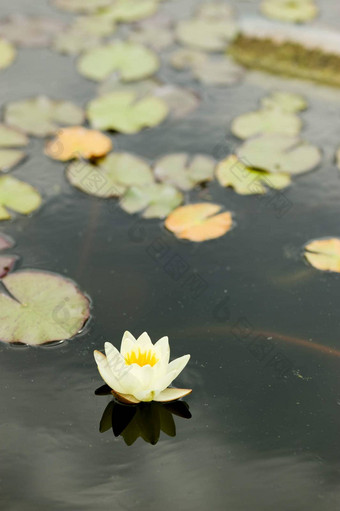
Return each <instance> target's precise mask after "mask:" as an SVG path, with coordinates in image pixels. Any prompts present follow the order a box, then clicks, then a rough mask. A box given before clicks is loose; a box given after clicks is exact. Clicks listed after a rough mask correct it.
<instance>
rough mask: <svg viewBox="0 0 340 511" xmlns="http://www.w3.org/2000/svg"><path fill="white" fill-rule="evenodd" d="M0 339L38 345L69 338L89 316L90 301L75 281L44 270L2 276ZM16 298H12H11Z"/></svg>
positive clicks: (80, 327) (81, 326)
mask: <svg viewBox="0 0 340 511" xmlns="http://www.w3.org/2000/svg"><path fill="white" fill-rule="evenodd" d="M2 284H3V285H4V287H5V289H6V290H7V291H8V292H9V293H10V295H5V294H4V293H0V311H1V312H0V340H2V341H4V342H9V343H14V342H15V343H18V342H19V343H25V344H29V345H32V346H34V345H39V344H44V343H47V342H52V341H60V340H64V339H69V338H70V337H73V336H74V335H76V334H77V333H78V332H79V331H80V330H81V329H82V328H83V326H84V324H85V322H86V321H87V319H88V318H89V315H90V307H89V300H88V299H87V298H86V296H84V295H83V294H82V293H81V292H80V290H79V289H78V288H77V286H76V285H75V283H74V282H72V281H71V280H69V279H66V278H64V277H62V276H60V275H56V274H53V273H47V272H43V271H35V270H25V271H17V272H15V273H12V274H10V275H7V277H5V278H4V279H2ZM12 297H13V298H12Z"/></svg>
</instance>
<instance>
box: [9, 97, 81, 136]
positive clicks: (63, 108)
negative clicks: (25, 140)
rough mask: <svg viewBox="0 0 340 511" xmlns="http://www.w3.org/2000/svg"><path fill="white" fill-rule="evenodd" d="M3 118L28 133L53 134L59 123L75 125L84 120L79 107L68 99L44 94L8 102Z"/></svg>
mask: <svg viewBox="0 0 340 511" xmlns="http://www.w3.org/2000/svg"><path fill="white" fill-rule="evenodd" d="M5 120H6V122H7V123H8V124H10V125H11V126H14V127H16V128H19V129H22V130H23V131H24V132H25V133H28V134H29V135H34V136H36V137H45V136H47V135H53V134H54V133H55V132H56V131H57V130H58V128H59V125H71V126H72V125H77V124H82V123H83V121H84V112H83V110H82V109H81V108H79V107H78V106H76V105H74V104H73V103H70V102H68V101H53V100H51V99H49V98H47V97H45V96H38V97H37V98H32V99H26V100H23V101H15V102H13V103H8V104H7V106H6V108H5Z"/></svg>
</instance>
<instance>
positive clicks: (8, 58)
mask: <svg viewBox="0 0 340 511" xmlns="http://www.w3.org/2000/svg"><path fill="white" fill-rule="evenodd" d="M16 54H17V52H16V49H15V48H14V46H13V45H12V44H11V43H9V42H8V41H5V39H0V69H5V68H6V67H8V66H10V65H11V64H12V62H13V61H14V59H15V57H16Z"/></svg>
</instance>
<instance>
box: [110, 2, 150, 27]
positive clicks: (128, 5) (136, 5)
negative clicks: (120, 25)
mask: <svg viewBox="0 0 340 511" xmlns="http://www.w3.org/2000/svg"><path fill="white" fill-rule="evenodd" d="M158 5H159V0H111V4H110V5H109V6H108V7H107V8H106V9H105V10H103V12H102V15H103V16H105V17H108V18H110V19H112V20H114V21H121V22H125V23H131V22H132V21H138V20H141V19H144V18H147V17H149V16H152V15H153V14H155V12H156V11H157V9H158Z"/></svg>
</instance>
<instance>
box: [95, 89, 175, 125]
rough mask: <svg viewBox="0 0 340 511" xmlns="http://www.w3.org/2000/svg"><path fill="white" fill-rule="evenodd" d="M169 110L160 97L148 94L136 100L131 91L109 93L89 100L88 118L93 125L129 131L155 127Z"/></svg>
mask: <svg viewBox="0 0 340 511" xmlns="http://www.w3.org/2000/svg"><path fill="white" fill-rule="evenodd" d="M168 113H169V110H168V107H167V105H166V103H165V102H164V101H162V100H161V99H159V98H155V97H152V96H149V97H148V96H147V97H145V98H143V99H141V100H138V99H137V96H136V94H135V93H133V92H111V93H110V94H105V95H104V96H102V97H100V98H97V99H94V100H92V101H90V103H89V104H88V107H87V117H88V119H89V121H90V123H91V126H93V127H94V128H97V129H101V130H115V131H120V132H121V133H130V134H132V133H138V131H141V130H142V129H143V128H152V127H154V126H157V125H158V124H160V123H161V122H162V121H164V119H165V118H166V116H167V115H168Z"/></svg>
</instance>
